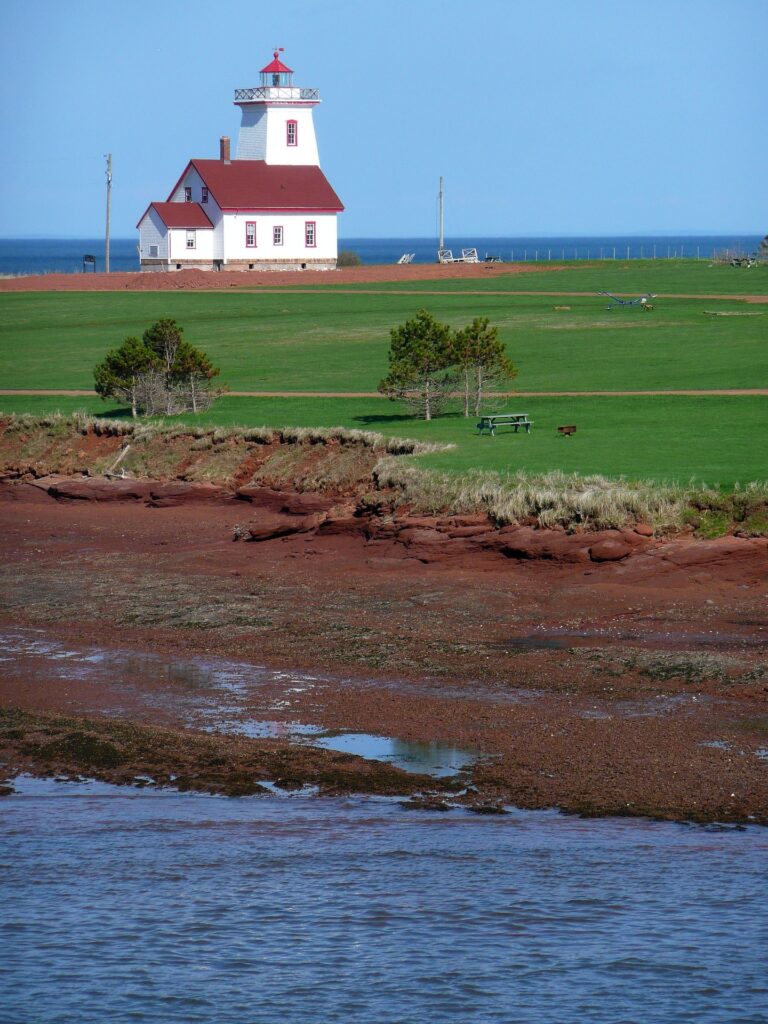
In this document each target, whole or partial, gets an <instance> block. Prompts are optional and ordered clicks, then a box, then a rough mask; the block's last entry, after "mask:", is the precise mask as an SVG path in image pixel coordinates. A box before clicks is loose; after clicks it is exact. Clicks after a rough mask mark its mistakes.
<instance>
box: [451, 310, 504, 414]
mask: <svg viewBox="0 0 768 1024" xmlns="http://www.w3.org/2000/svg"><path fill="white" fill-rule="evenodd" d="M498 334H499V332H498V328H496V327H491V326H490V321H489V320H488V317H485V316H482V317H475V319H474V320H473V321H472V323H471V324H468V325H467V326H466V327H465V328H464V329H463V330H461V331H457V332H456V334H455V335H454V338H453V358H454V361H455V363H456V365H457V366H458V367H459V369H460V371H461V376H462V383H463V390H464V415H465V416H469V410H470V405H471V406H472V409H473V412H474V414H475V416H479V415H480V412H481V409H482V405H483V400H484V399H485V397H486V396H487V394H488V389H489V388H490V387H493V386H499V385H501V384H504V383H507V382H509V381H511V380H513V379H514V378H515V377H516V376H517V370H516V368H515V366H514V365H513V363H512V361H511V359H510V358H509V357H508V356H507V353H506V349H505V348H504V343H503V342H502V341H501V340H500V338H499V336H498Z"/></svg>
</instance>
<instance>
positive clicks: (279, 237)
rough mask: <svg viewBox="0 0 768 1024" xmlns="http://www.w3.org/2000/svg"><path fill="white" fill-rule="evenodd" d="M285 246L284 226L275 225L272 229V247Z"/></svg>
mask: <svg viewBox="0 0 768 1024" xmlns="http://www.w3.org/2000/svg"><path fill="white" fill-rule="evenodd" d="M282 244H283V225H282V224H275V226H274V227H273V228H272V245H282Z"/></svg>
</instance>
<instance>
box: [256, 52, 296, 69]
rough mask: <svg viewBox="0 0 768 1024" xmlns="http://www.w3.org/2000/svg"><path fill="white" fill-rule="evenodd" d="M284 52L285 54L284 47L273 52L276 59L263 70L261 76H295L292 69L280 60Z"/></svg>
mask: <svg viewBox="0 0 768 1024" xmlns="http://www.w3.org/2000/svg"><path fill="white" fill-rule="evenodd" d="M282 52H283V48H282V47H280V49H279V50H275V51H274V52H273V54H272V56H273V57H274V60H272V61H270V63H269V64H267V66H266V67H265V68H262V69H261V74H262V75H275V74H280V75H292V74H293V70H292V69H291V68H289V67H287V66H286V65H285V64H283V62H282V61H281V60H280V57H279V54H281V53H282Z"/></svg>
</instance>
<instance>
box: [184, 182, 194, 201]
mask: <svg viewBox="0 0 768 1024" xmlns="http://www.w3.org/2000/svg"><path fill="white" fill-rule="evenodd" d="M184 202H185V203H191V202H192V186H191V185H185V186H184Z"/></svg>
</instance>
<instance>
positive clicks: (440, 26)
mask: <svg viewBox="0 0 768 1024" xmlns="http://www.w3.org/2000/svg"><path fill="white" fill-rule="evenodd" d="M767 43H768V2H766V0H727V2H725V0H663V2H661V0H642V2H641V3H639V2H637V0H613V2H608V0H539V2H538V3H537V4H534V3H533V2H531V0H526V2H523V0H483V2H482V3H476V2H470V0H439V2H437V0H435V2H433V0H388V2H387V3H386V4H382V3H374V2H368V0H322V2H319V0H281V2H280V3H275V4H267V3H245V2H234V0H217V2H207V0H206V2H203V0H155V2H148V0H133V2H131V3H124V2H119V0H4V3H3V33H2V38H0V80H1V84H2V88H1V90H0V95H2V107H1V108H0V128H1V129H2V140H3V145H2V150H1V151H0V183H1V184H2V189H1V191H0V195H1V196H2V199H0V236H2V237H14V236H35V235H37V236H64V237H66V236H72V237H89V236H98V235H99V234H100V233H101V232H102V231H103V222H104V188H103V186H104V159H103V157H104V154H105V153H107V152H108V151H111V152H112V154H113V159H114V189H113V206H112V231H113V235H114V236H123V237H126V236H131V235H132V234H133V233H134V225H135V223H136V221H137V220H138V218H139V216H140V215H141V213H142V212H143V211H144V209H145V207H146V206H147V204H148V203H149V202H150V201H151V200H156V199H165V198H166V197H167V193H168V191H169V190H170V188H171V186H172V185H173V184H174V182H175V180H176V178H177V177H178V175H179V174H180V173H181V171H182V170H183V168H184V165H185V163H186V161H187V159H188V158H190V157H215V156H217V155H218V139H219V136H220V135H222V134H228V135H231V136H232V137H233V138H235V137H236V135H237V127H238V123H239V118H238V113H239V111H238V110H237V108H236V107H234V106H233V105H232V98H233V91H234V89H235V88H236V87H241V86H249V85H255V84H257V83H258V71H259V69H260V68H261V67H262V66H263V65H264V64H266V63H267V61H268V60H269V59H270V58H271V53H272V48H273V46H275V45H280V46H284V47H285V55H284V59H285V61H286V63H288V64H289V65H290V66H291V67H292V68H293V69H294V70H295V72H296V75H295V81H296V84H299V85H306V86H316V87H318V88H319V89H320V93H321V96H322V98H323V103H322V105H321V106H320V107H319V108H318V109H317V110H316V114H315V123H316V127H317V133H318V141H319V145H320V157H321V163H322V166H323V169H324V170H325V172H326V174H327V176H328V178H329V180H330V181H331V184H332V185H333V186H334V187H335V189H336V191H337V192H338V193H339V195H340V196H341V198H342V200H343V202H344V203H345V205H346V207H347V212H346V213H345V214H344V215H343V218H342V220H341V224H340V232H341V234H342V235H343V236H346V237H354V236H379V235H383V236H412V237H420V236H433V235H434V233H435V222H436V194H437V187H438V178H439V176H440V175H443V176H444V178H445V185H446V231H447V233H448V234H451V235H477V236H493V235H499V236H506V235H513V236H514V235H518V236H520V235H578V234H586V235H593V234H624V233H635V234H654V233H664V232H670V233H671V232H691V233H695V232H701V233H706V232H711V233H724V234H728V233H732V232H742V233H757V234H763V233H764V232H766V231H768V196H767V195H766V190H765V187H764V182H765V174H766V167H767V166H768V159H767V158H768V132H766V123H767V122H768V116H767V115H768V88H766V84H765V53H766V44H767Z"/></svg>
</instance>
